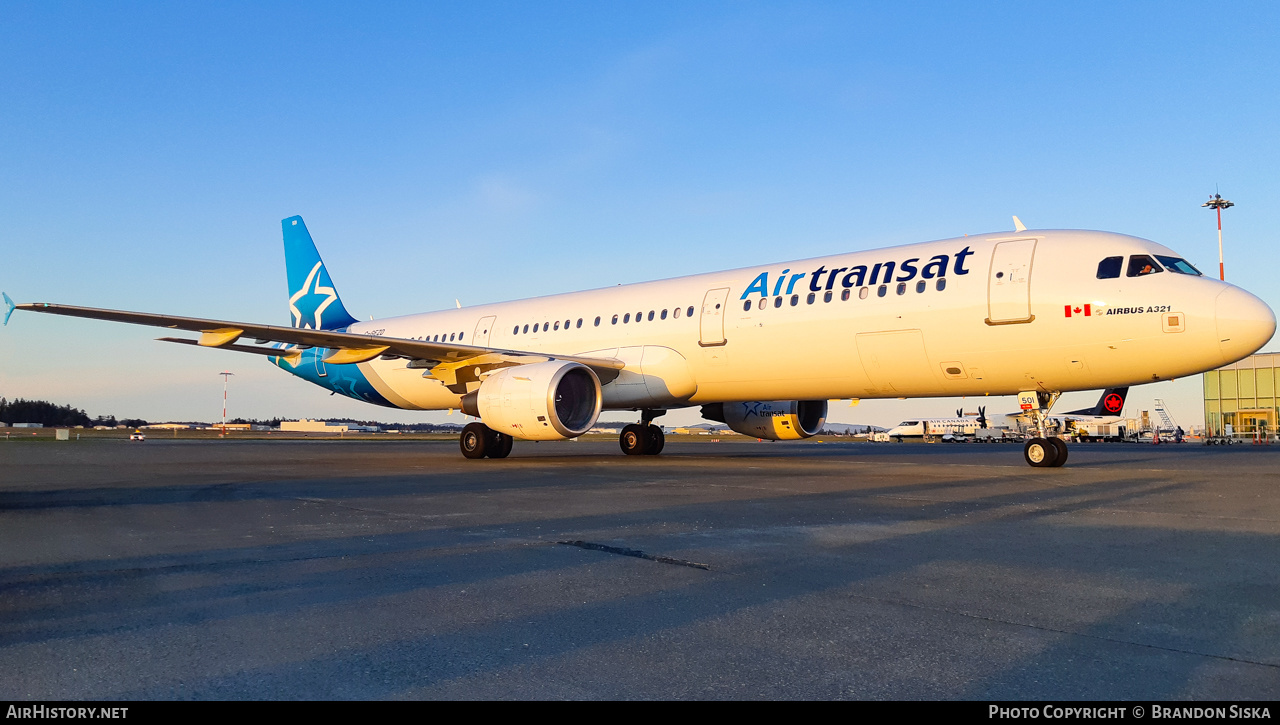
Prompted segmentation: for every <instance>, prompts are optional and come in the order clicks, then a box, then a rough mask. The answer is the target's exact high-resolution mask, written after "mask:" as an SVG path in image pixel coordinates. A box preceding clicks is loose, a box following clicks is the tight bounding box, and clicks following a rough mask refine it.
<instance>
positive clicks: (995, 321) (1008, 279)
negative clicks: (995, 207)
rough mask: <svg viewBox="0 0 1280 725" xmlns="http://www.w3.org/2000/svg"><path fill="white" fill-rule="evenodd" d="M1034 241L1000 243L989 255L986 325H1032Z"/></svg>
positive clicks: (1022, 240) (1020, 240)
mask: <svg viewBox="0 0 1280 725" xmlns="http://www.w3.org/2000/svg"><path fill="white" fill-rule="evenodd" d="M1035 254H1036V240H1034V239H1019V240H1016V241H1012V242H1000V243H999V244H997V245H996V249H995V252H994V253H993V254H992V255H991V271H990V272H989V275H990V276H988V278H987V324H988V325H1012V324H1017V323H1020V322H1031V321H1032V320H1034V319H1035V315H1033V314H1031V263H1032V261H1033V259H1034V258H1035Z"/></svg>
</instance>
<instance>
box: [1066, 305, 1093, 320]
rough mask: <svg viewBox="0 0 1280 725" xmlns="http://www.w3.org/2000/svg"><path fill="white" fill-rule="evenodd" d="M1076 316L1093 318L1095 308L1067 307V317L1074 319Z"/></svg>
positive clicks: (1086, 306) (1084, 306)
mask: <svg viewBox="0 0 1280 725" xmlns="http://www.w3.org/2000/svg"><path fill="white" fill-rule="evenodd" d="M1074 315H1084V316H1085V317H1091V316H1092V315H1093V307H1092V306H1091V305H1075V306H1074V307H1073V306H1071V305H1067V317H1072V316H1074Z"/></svg>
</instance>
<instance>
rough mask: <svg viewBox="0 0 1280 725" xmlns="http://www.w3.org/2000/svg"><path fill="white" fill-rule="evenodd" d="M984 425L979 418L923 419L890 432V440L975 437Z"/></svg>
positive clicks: (909, 422) (908, 421)
mask: <svg viewBox="0 0 1280 725" xmlns="http://www.w3.org/2000/svg"><path fill="white" fill-rule="evenodd" d="M981 428H982V424H981V423H979V422H978V419H977V418H921V419H919V420H904V421H902V422H901V423H899V424H898V425H896V426H894V427H892V428H890V429H889V430H888V435H889V437H890V438H922V437H924V436H941V435H947V434H951V435H973V434H974V433H975V432H977V431H978V430H979V429H981Z"/></svg>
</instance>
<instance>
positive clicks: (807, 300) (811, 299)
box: [804, 292, 818, 305]
mask: <svg viewBox="0 0 1280 725" xmlns="http://www.w3.org/2000/svg"><path fill="white" fill-rule="evenodd" d="M816 299H818V296H817V295H815V294H814V293H812V292H810V293H809V296H808V297H806V298H805V299H804V303H805V304H806V305H811V304H813V303H814V300H816Z"/></svg>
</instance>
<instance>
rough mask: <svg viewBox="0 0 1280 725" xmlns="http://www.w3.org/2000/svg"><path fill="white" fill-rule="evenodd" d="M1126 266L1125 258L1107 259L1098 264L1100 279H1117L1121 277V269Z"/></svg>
mask: <svg viewBox="0 0 1280 725" xmlns="http://www.w3.org/2000/svg"><path fill="white" fill-rule="evenodd" d="M1123 266H1124V257H1107V258H1106V259H1104V260H1102V261H1101V262H1098V279H1115V278H1116V277H1119V276H1120V268H1121V267H1123Z"/></svg>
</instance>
